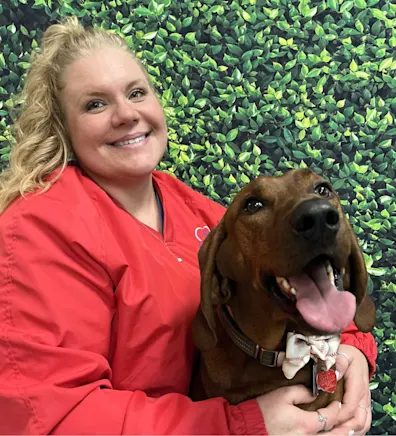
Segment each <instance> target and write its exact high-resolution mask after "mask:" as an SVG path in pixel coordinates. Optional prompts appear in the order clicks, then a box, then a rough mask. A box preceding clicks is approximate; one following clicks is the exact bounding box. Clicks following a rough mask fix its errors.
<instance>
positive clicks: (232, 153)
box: [224, 144, 235, 159]
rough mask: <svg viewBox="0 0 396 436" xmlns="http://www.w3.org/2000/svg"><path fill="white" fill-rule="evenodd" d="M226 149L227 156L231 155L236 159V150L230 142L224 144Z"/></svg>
mask: <svg viewBox="0 0 396 436" xmlns="http://www.w3.org/2000/svg"><path fill="white" fill-rule="evenodd" d="M224 151H225V154H226V155H227V156H229V157H230V158H231V159H234V157H235V152H234V150H233V149H232V148H231V147H230V146H229V145H228V144H225V145H224Z"/></svg>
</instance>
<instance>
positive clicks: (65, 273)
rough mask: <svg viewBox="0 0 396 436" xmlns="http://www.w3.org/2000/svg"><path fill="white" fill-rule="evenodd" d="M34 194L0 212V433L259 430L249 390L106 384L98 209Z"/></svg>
mask: <svg viewBox="0 0 396 436" xmlns="http://www.w3.org/2000/svg"><path fill="white" fill-rule="evenodd" d="M40 197H41V196H40ZM40 197H36V198H32V199H31V200H29V201H21V202H20V203H19V205H18V204H16V205H14V207H11V209H9V210H8V211H7V212H6V213H5V214H3V215H2V216H1V217H0V380H1V383H0V410H1V416H2V418H1V419H0V434H51V433H52V434H113V435H114V434H158V433H160V434H172V433H178V434H194V433H200V434H263V433H264V431H265V428H264V424H263V419H262V415H261V413H260V410H259V407H258V404H257V402H256V401H255V400H251V401H248V402H246V403H243V404H241V405H239V406H231V405H229V404H228V403H227V402H226V401H225V400H224V399H222V398H216V399H212V400H207V401H202V402H192V401H191V400H190V399H189V398H188V397H187V396H183V395H180V394H176V393H175V394H168V395H165V396H163V397H160V398H150V397H147V396H146V394H145V393H144V392H141V391H135V392H129V391H117V390H114V389H112V384H111V367H110V365H109V360H108V352H109V348H110V331H111V322H112V319H113V316H114V313H115V311H116V307H115V306H114V298H113V287H112V282H111V280H110V277H109V275H108V274H107V271H106V268H105V266H104V265H103V263H102V256H103V251H104V249H103V246H102V242H101V238H100V235H101V227H100V219H99V218H95V219H91V220H89V213H88V218H87V214H86V213H84V217H82V216H78V213H77V212H76V208H72V207H69V206H68V205H65V204H64V203H61V202H56V201H52V200H51V201H45V198H44V195H43V197H41V198H40ZM88 221H89V223H88ZM264 434H265V433H264Z"/></svg>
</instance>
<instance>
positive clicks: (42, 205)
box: [2, 166, 96, 220]
mask: <svg viewBox="0 0 396 436" xmlns="http://www.w3.org/2000/svg"><path fill="white" fill-rule="evenodd" d="M51 178H56V180H55V181H54V182H53V184H52V185H51V187H50V188H49V189H48V190H46V191H43V192H40V191H39V190H37V191H35V192H32V193H28V194H26V195H24V196H21V197H19V198H18V199H16V200H15V201H14V202H13V203H12V204H11V205H10V206H9V207H8V208H7V209H6V210H5V212H4V213H3V214H2V217H3V218H5V217H7V216H11V215H13V216H15V214H19V213H21V212H23V213H28V214H34V215H42V216H47V218H48V220H51V219H57V216H58V215H60V214H62V213H64V211H65V210H67V211H68V212H70V213H74V214H79V212H80V211H83V210H84V211H85V212H87V211H88V210H89V209H90V207H91V203H92V201H91V196H92V191H94V190H95V186H96V185H95V184H94V183H93V182H92V181H91V180H90V179H88V178H87V177H85V176H84V175H83V174H82V173H81V171H80V169H78V168H76V167H72V166H67V167H66V168H65V169H64V170H63V171H62V172H61V174H60V175H59V170H57V171H54V172H53V173H52V174H51V175H50V176H49V179H51ZM92 208H93V206H92Z"/></svg>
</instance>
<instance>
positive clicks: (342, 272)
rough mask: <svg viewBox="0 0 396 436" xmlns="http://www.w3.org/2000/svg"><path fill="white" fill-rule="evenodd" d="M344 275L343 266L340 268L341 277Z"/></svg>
mask: <svg viewBox="0 0 396 436" xmlns="http://www.w3.org/2000/svg"><path fill="white" fill-rule="evenodd" d="M344 275H345V268H341V277H344Z"/></svg>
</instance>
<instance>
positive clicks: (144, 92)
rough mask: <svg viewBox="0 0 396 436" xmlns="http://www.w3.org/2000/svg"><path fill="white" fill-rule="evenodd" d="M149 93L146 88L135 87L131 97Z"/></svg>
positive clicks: (140, 96) (139, 96)
mask: <svg viewBox="0 0 396 436" xmlns="http://www.w3.org/2000/svg"><path fill="white" fill-rule="evenodd" d="M146 94H147V92H146V91H145V90H144V89H134V90H133V91H132V92H131V93H130V95H129V98H142V97H144V96H145V95H146Z"/></svg>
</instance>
